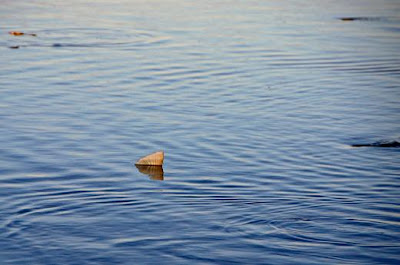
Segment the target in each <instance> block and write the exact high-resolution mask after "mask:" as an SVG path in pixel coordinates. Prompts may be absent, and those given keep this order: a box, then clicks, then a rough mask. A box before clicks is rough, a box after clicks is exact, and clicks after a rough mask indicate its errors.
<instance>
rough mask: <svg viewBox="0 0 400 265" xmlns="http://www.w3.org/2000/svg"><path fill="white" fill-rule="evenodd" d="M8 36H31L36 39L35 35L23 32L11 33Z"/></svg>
mask: <svg viewBox="0 0 400 265" xmlns="http://www.w3.org/2000/svg"><path fill="white" fill-rule="evenodd" d="M8 34H10V35H13V36H22V35H29V36H34V37H36V34H35V33H24V32H21V31H9V32H8Z"/></svg>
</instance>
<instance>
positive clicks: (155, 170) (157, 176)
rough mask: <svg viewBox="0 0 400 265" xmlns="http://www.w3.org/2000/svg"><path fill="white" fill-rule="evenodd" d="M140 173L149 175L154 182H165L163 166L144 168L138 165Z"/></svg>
mask: <svg viewBox="0 0 400 265" xmlns="http://www.w3.org/2000/svg"><path fill="white" fill-rule="evenodd" d="M136 168H137V169H138V170H139V172H140V173H142V174H145V175H148V176H149V177H150V179H152V180H164V170H163V168H162V166H143V165H136Z"/></svg>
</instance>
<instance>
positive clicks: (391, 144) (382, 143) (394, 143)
mask: <svg viewBox="0 0 400 265" xmlns="http://www.w3.org/2000/svg"><path fill="white" fill-rule="evenodd" d="M352 147H400V143H399V142H397V141H379V142H375V143H372V144H353V145H352Z"/></svg>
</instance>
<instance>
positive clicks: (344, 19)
mask: <svg viewBox="0 0 400 265" xmlns="http://www.w3.org/2000/svg"><path fill="white" fill-rule="evenodd" d="M339 19H340V20H341V21H357V20H359V21H374V20H379V18H378V17H341V18H339Z"/></svg>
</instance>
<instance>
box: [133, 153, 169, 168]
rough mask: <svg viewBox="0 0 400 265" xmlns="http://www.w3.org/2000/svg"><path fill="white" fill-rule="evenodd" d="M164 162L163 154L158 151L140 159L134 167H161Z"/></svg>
mask: <svg viewBox="0 0 400 265" xmlns="http://www.w3.org/2000/svg"><path fill="white" fill-rule="evenodd" d="M163 162H164V152H163V151H158V152H155V153H152V154H150V155H147V156H144V157H142V158H140V159H139V160H138V161H137V162H136V163H135V165H142V166H162V164H163Z"/></svg>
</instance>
